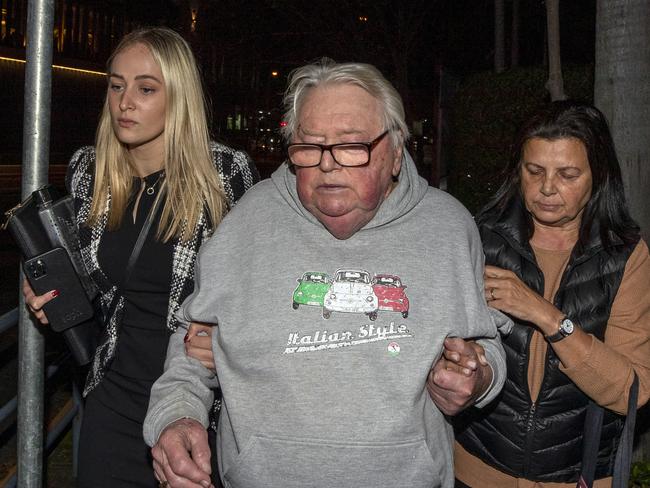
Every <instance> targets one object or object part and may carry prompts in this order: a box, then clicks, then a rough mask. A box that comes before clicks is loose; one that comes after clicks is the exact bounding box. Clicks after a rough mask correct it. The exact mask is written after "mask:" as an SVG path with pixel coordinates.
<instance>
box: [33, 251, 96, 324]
mask: <svg viewBox="0 0 650 488" xmlns="http://www.w3.org/2000/svg"><path fill="white" fill-rule="evenodd" d="M23 270H24V271H25V276H26V278H27V280H28V281H29V284H30V285H31V286H32V288H33V290H34V292H35V293H36V294H37V295H42V294H44V293H46V292H48V291H50V290H58V292H59V296H58V297H56V298H54V299H53V300H51V301H49V302H48V303H46V304H45V305H44V306H43V310H44V311H45V314H46V315H47V319H48V321H49V322H50V326H51V327H52V330H54V331H56V332H62V331H64V330H66V329H69V328H70V327H74V326H75V325H78V324H80V323H81V322H84V321H86V320H89V319H90V318H91V317H92V316H93V307H92V305H91V303H90V301H89V300H88V297H87V296H86V292H85V291H84V288H83V286H82V285H81V281H79V277H78V276H77V273H76V272H75V269H74V266H73V265H72V262H71V261H70V257H69V256H68V253H67V252H66V250H65V249H63V248H62V247H55V248H54V249H52V250H50V251H47V252H44V253H42V254H39V255H38V256H34V257H33V258H31V259H28V260H27V261H25V263H24V265H23Z"/></svg>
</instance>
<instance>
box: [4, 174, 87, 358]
mask: <svg viewBox="0 0 650 488" xmlns="http://www.w3.org/2000/svg"><path fill="white" fill-rule="evenodd" d="M5 215H6V217H7V220H6V222H5V223H4V225H3V229H4V228H8V229H9V232H10V233H11V235H12V237H13V238H14V240H15V241H16V243H17V244H18V248H19V249H20V252H21V254H22V257H23V260H24V264H23V270H24V272H25V277H26V278H27V280H28V281H29V283H30V285H31V286H32V288H33V289H34V291H35V292H36V293H37V294H43V293H45V292H47V291H49V290H51V289H57V290H58V291H59V292H60V295H61V296H60V297H58V298H57V299H56V300H52V301H50V302H48V303H47V304H45V306H44V307H43V310H44V311H45V313H46V315H47V318H48V320H49V322H50V324H51V328H52V330H54V331H55V332H59V333H61V334H62V335H63V338H64V340H65V342H66V344H67V346H68V348H69V349H70V352H71V353H72V357H73V359H74V360H75V362H76V363H77V364H79V365H84V364H88V363H89V362H90V360H91V359H92V356H93V354H94V351H95V347H96V340H97V332H98V326H97V323H96V322H95V319H94V317H93V315H94V308H93V305H92V301H93V300H94V298H95V297H96V296H97V288H96V286H95V285H94V283H93V281H92V280H91V278H90V276H89V275H88V273H87V272H86V268H85V266H84V264H83V262H82V260H81V254H80V251H79V237H78V233H77V227H76V222H75V218H74V208H73V203H72V197H70V196H66V197H63V198H57V194H56V190H55V189H54V187H52V186H51V185H46V186H44V187H41V188H39V189H38V190H35V191H34V192H32V194H31V195H30V196H29V197H28V198H26V199H25V200H24V201H22V202H20V203H19V204H18V205H17V206H16V207H14V208H12V209H11V210H9V211H8V212H6V213H5Z"/></svg>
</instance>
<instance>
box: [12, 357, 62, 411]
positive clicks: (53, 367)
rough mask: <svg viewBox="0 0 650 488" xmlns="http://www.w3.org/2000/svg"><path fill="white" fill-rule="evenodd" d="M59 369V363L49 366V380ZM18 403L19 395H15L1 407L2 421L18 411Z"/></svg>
mask: <svg viewBox="0 0 650 488" xmlns="http://www.w3.org/2000/svg"><path fill="white" fill-rule="evenodd" d="M58 370H59V365H58V364H52V365H50V366H48V367H47V371H46V375H47V379H48V380H49V379H50V378H51V377H52V376H54V375H55V374H56V372H57V371H58ZM17 405H18V397H17V396H15V397H13V398H12V399H11V400H9V401H8V402H7V403H5V404H4V405H3V406H2V408H0V423H1V422H4V420H5V419H6V418H7V417H9V416H10V415H12V414H13V413H14V412H15V411H16V406H17Z"/></svg>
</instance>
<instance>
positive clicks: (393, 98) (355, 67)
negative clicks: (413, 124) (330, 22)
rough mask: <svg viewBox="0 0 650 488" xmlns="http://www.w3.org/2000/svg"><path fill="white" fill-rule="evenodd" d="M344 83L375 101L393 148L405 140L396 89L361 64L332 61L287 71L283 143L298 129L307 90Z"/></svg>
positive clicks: (321, 60) (371, 67)
mask: <svg viewBox="0 0 650 488" xmlns="http://www.w3.org/2000/svg"><path fill="white" fill-rule="evenodd" d="M336 83H345V84H350V85H356V86H358V87H360V88H363V89H364V90H365V91H367V92H368V93H369V94H370V95H372V96H373V97H374V98H376V99H377V100H378V101H379V103H380V105H381V107H382V112H383V126H384V127H383V128H384V130H387V131H389V132H390V137H391V142H392V144H393V147H395V148H398V147H401V146H402V145H403V144H404V143H405V142H406V140H407V139H408V137H409V130H408V127H407V125H406V120H405V116H404V104H403V103H402V97H400V95H399V93H397V90H395V88H394V87H393V85H391V84H390V82H389V81H388V80H387V79H386V78H384V76H383V75H382V74H381V73H380V72H379V70H378V69H377V68H375V67H374V66H372V65H371V64H365V63H336V62H334V61H333V60H332V59H329V58H322V59H320V60H319V61H317V62H315V63H313V64H308V65H305V66H302V67H300V68H297V69H295V70H293V71H292V72H291V74H290V75H289V85H288V86H287V90H286V92H285V94H284V108H285V114H284V121H285V122H286V125H285V126H284V127H282V135H283V137H284V138H285V140H286V141H287V142H291V140H292V138H293V137H294V135H295V134H296V131H297V130H298V125H299V122H298V113H299V112H300V108H301V106H302V103H303V102H304V100H305V97H306V95H307V93H308V92H309V90H310V89H312V88H316V87H318V86H323V85H331V84H336Z"/></svg>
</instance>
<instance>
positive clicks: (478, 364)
mask: <svg viewBox="0 0 650 488" xmlns="http://www.w3.org/2000/svg"><path fill="white" fill-rule="evenodd" d="M285 103H286V106H287V113H286V121H287V125H286V128H285V136H286V137H287V139H288V140H289V141H290V142H291V144H289V145H288V155H289V162H288V163H287V164H285V165H284V166H282V167H281V168H279V169H278V170H277V171H276V172H275V173H274V174H273V176H272V178H271V179H270V180H267V181H264V182H262V183H260V184H259V185H257V186H256V187H254V188H253V189H252V190H250V191H249V193H248V194H247V195H246V196H245V197H244V198H243V199H242V200H241V201H240V203H238V204H237V207H235V208H234V209H233V210H232V211H231V212H230V213H229V214H228V216H227V217H226V219H225V220H224V221H223V223H222V224H221V225H220V226H219V228H218V229H217V231H216V233H215V235H214V237H213V238H212V239H211V240H210V241H209V242H208V243H207V244H206V245H205V246H204V247H203V249H202V250H201V253H200V255H199V258H198V261H197V269H196V288H195V291H194V294H193V295H192V296H191V297H190V298H188V300H187V301H186V302H185V303H184V305H183V306H182V309H181V312H180V314H179V315H180V317H181V319H182V320H183V321H184V322H185V323H190V322H202V323H209V324H218V327H215V328H214V332H213V334H212V342H211V345H212V352H213V357H214V367H215V369H216V372H217V374H216V376H215V374H214V373H213V372H212V371H211V370H210V369H208V368H206V367H204V366H203V365H202V364H201V363H200V362H199V361H197V360H195V359H193V358H190V357H187V356H186V354H185V351H184V347H183V333H177V334H175V335H174V336H173V337H172V339H171V342H170V346H169V350H168V358H167V364H166V372H165V373H164V375H163V376H162V377H161V378H160V380H159V381H158V382H157V383H156V385H155V386H154V388H153V390H152V393H151V403H150V407H149V412H148V416H147V420H146V422H145V432H144V434H145V439H146V440H147V442H148V443H149V444H150V445H152V446H154V445H155V446H154V449H153V456H154V465H155V470H156V475H157V477H158V478H159V479H160V480H161V484H163V485H165V486H166V485H167V484H169V486H182V487H186V486H187V487H190V486H192V487H193V486H196V487H199V486H209V484H210V482H209V477H208V475H207V473H208V472H209V469H210V468H209V462H208V459H209V456H210V452H209V449H208V447H207V442H206V434H205V426H206V425H207V422H208V418H207V412H208V408H209V406H210V404H211V402H212V397H211V387H214V386H216V385H217V384H218V385H219V386H220V387H221V390H222V392H223V407H222V410H221V417H220V419H219V426H218V437H217V443H218V444H217V448H216V449H217V457H218V461H219V467H220V468H219V469H220V473H219V474H220V477H221V479H222V480H223V482H224V484H225V485H226V486H229V487H233V488H257V487H260V488H261V487H264V488H291V487H295V488H298V487H300V488H303V487H323V488H330V487H350V488H360V487H369V488H370V487H372V488H381V487H391V488H393V487H399V486H403V487H409V488H432V487H452V486H453V484H454V476H453V459H452V457H453V455H452V445H453V433H452V429H451V427H450V425H449V423H448V422H447V420H446V418H445V413H446V414H453V413H456V412H457V411H458V410H460V409H461V408H463V407H464V406H467V405H469V404H472V403H474V402H475V401H476V400H477V399H478V400H479V401H478V406H481V405H482V404H484V403H487V402H489V401H490V400H491V399H492V398H494V397H495V396H496V394H497V393H498V392H499V390H500V389H501V386H502V384H503V381H504V376H505V362H504V359H503V350H502V348H501V344H500V342H499V339H498V332H497V326H496V324H495V320H494V318H493V316H491V315H490V312H489V311H488V307H487V306H486V302H485V299H484V296H483V278H482V276H483V254H482V251H481V243H480V240H479V237H478V233H477V230H476V227H475V225H474V223H473V220H472V218H471V216H470V215H469V213H468V212H467V211H466V210H465V209H464V208H463V207H462V206H461V205H460V204H459V203H458V202H457V201H456V200H454V199H453V198H452V197H450V196H449V195H447V194H445V193H443V192H441V191H438V190H436V189H433V188H429V187H428V185H427V183H426V181H424V180H423V179H421V178H419V177H418V175H417V172H416V169H415V165H414V164H413V161H412V159H411V158H410V156H409V155H408V153H407V152H406V150H405V148H404V141H405V139H406V137H407V135H408V130H407V127H406V124H405V122H404V109H403V106H402V102H401V99H400V97H399V95H398V94H397V92H396V91H395V89H394V88H393V87H392V86H391V85H390V84H389V83H388V81H386V79H384V77H383V76H382V75H381V74H380V73H379V72H378V71H377V70H376V69H375V68H374V67H372V66H369V65H365V64H352V63H347V64H335V63H333V62H331V61H328V60H324V61H322V62H321V63H319V64H313V65H308V66H305V67H303V68H300V69H298V70H296V71H295V72H294V73H293V74H292V77H291V80H290V84H289V88H288V89H287V94H286V97H285ZM451 337H459V338H460V337H463V338H474V339H478V342H479V343H480V344H481V345H482V346H483V348H476V349H475V348H474V347H473V346H470V345H466V344H465V343H464V342H463V341H462V340H461V339H457V340H456V342H455V341H454V340H453V339H451V340H450V339H447V340H446V338H451ZM445 346H447V348H448V351H447V353H446V355H447V357H449V359H451V360H454V361H456V360H458V358H459V357H460V356H462V357H463V360H458V361H457V362H459V363H462V364H464V366H465V367H461V368H460V370H459V371H460V372H457V371H448V370H447V366H449V365H448V364H447V363H446V361H445V360H444V359H441V360H439V359H440V358H441V354H442V352H443V349H444V348H445ZM476 350H478V351H480V352H479V354H477V353H475V352H474V351H476ZM434 363H436V367H435V368H434V370H433V371H432V366H433V365H434ZM467 366H469V367H467ZM463 372H464V373H465V376H463ZM217 377H218V380H217ZM427 380H428V381H427ZM432 398H434V399H435V404H434V401H433V400H432Z"/></svg>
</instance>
